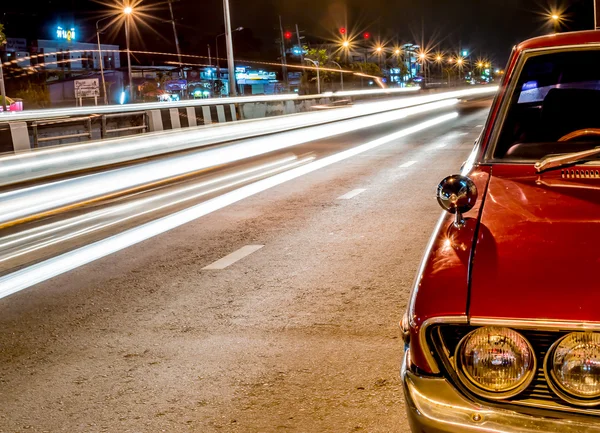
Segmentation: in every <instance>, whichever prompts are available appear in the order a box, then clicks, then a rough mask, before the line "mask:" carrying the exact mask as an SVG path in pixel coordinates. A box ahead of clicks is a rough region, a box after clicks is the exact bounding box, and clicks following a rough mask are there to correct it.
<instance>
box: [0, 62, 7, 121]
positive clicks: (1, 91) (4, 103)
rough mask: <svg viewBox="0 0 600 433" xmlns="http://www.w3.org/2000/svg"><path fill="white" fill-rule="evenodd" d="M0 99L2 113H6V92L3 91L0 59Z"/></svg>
mask: <svg viewBox="0 0 600 433" xmlns="http://www.w3.org/2000/svg"><path fill="white" fill-rule="evenodd" d="M0 98H2V113H3V114H4V113H6V90H5V89H4V71H3V70H2V59H0Z"/></svg>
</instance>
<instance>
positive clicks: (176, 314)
mask: <svg viewBox="0 0 600 433" xmlns="http://www.w3.org/2000/svg"><path fill="white" fill-rule="evenodd" d="M488 107H489V102H479V103H473V102H472V103H468V104H464V105H462V106H461V107H460V116H459V117H458V118H457V119H455V120H453V121H451V122H446V123H444V124H441V125H438V126H435V127H432V128H430V129H428V130H425V131H421V132H418V133H416V134H414V135H411V136H408V137H405V138H401V139H398V140H394V141H392V142H390V143H388V144H386V145H383V146H380V147H377V148H375V149H373V150H370V151H368V152H365V153H362V154H360V155H358V156H355V157H352V158H349V159H347V160H345V161H341V162H339V163H337V164H333V165H330V166H328V167H325V168H323V169H321V170H317V171H314V172H312V173H310V174H307V175H306V176H303V177H300V178H297V179H294V180H291V181H289V182H287V183H283V184H281V185H278V186H276V187H274V188H271V189H269V190H267V191H264V192H261V193H259V194H257V195H255V196H252V197H249V198H247V199H245V200H243V201H241V202H238V203H236V204H233V205H231V206H229V207H226V208H223V209H221V210H218V211H216V212H214V213H211V214H209V215H207V216H205V217H202V218H200V219H198V220H196V221H193V222H192V223H189V224H187V225H185V226H182V227H180V228H177V229H175V230H172V231H170V232H168V233H165V234H162V235H160V236H158V237H155V238H152V239H150V240H147V241H145V242H143V243H141V244H138V245H136V246H134V247H131V248H128V249H126V250H123V251H121V252H119V253H116V254H113V255H111V256H108V257H105V258H103V259H101V260H98V261H96V262H94V263H91V264H89V265H86V266H84V267H81V268H79V269H77V270H75V271H72V272H69V273H67V274H64V275H62V276H59V277H56V278H54V279H52V280H50V281H47V282H45V283H42V284H38V285H36V286H35V287H33V288H30V289H28V290H26V291H23V292H19V293H17V294H15V295H12V296H10V297H8V298H5V299H3V300H2V301H0V408H1V409H0V432H2V433H4V432H11V433H12V432H105V431H106V432H159V431H165V432H180V431H193V432H280V431H282V432H283V431H290V432H357V431H364V432H404V431H408V427H407V424H406V416H405V414H404V407H403V396H402V388H401V385H400V383H399V378H398V370H399V365H400V359H401V356H402V341H401V338H400V332H399V329H398V326H397V324H398V321H399V320H400V318H401V315H402V313H403V310H404V308H405V306H406V302H407V298H408V294H409V291H410V287H411V284H412V280H413V277H414V273H415V271H416V268H417V266H418V262H419V260H420V258H421V255H422V253H423V249H424V247H425V244H426V243H427V240H428V238H429V236H430V234H431V231H432V229H433V226H434V225H435V221H436V220H437V218H438V216H439V215H440V212H441V210H440V209H439V207H438V205H437V203H436V201H435V197H434V190H435V186H436V185H437V183H438V181H439V180H441V179H442V178H443V177H444V176H446V175H448V174H453V173H455V172H458V170H459V167H460V164H461V163H462V162H463V161H464V160H465V159H466V157H467V155H468V153H469V151H470V149H471V148H472V145H473V142H474V140H475V138H476V137H477V134H478V133H479V132H480V130H481V125H482V124H483V123H484V121H485V115H486V114H487V109H488ZM435 116H436V114H431V115H429V117H435ZM411 121H414V120H404V121H401V122H400V121H399V122H395V123H393V122H392V123H390V124H386V125H385V126H383V127H381V126H380V127H376V128H370V129H368V130H362V131H358V132H354V133H350V134H346V135H341V136H338V137H334V138H330V139H327V140H323V141H320V142H316V143H312V144H311V146H310V149H312V151H316V149H319V150H320V151H323V149H326V154H334V153H335V152H336V151H337V150H340V149H345V148H348V147H352V146H356V145H360V144H363V143H364V142H366V141H369V140H374V139H377V138H380V137H382V136H385V135H387V134H390V133H392V132H394V131H395V130H398V129H401V128H406V126H407V125H410V122H411ZM305 150H307V149H305ZM240 249H242V250H241V251H242V252H240V253H237V254H235V255H234V256H233V257H229V259H228V260H226V262H223V260H221V259H223V258H224V257H227V256H228V255H230V254H231V253H234V252H236V251H238V250H240ZM243 253H247V254H248V255H246V256H244V257H242V256H243V255H244V254H243ZM236 259H239V260H237V261H236ZM213 264H214V265H213ZM228 264H229V266H226V265H228ZM210 265H213V266H210ZM207 266H209V267H213V268H219V267H224V266H226V267H224V268H223V269H204V268H205V267H207Z"/></svg>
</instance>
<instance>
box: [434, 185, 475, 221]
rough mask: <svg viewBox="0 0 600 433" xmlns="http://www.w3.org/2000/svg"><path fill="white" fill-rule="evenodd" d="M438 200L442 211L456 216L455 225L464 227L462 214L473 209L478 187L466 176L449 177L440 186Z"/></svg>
mask: <svg viewBox="0 0 600 433" xmlns="http://www.w3.org/2000/svg"><path fill="white" fill-rule="evenodd" d="M437 200H438V203H439V204H440V206H441V207H442V209H444V210H445V211H447V212H450V213H451V214H453V215H456V218H455V220H454V225H455V226H457V227H462V226H463V225H464V220H463V217H462V214H463V213H465V212H468V211H470V210H471V209H473V206H475V203H476V202H477V187H476V186H475V182H473V181H472V180H471V179H469V178H468V177H466V176H461V175H459V174H455V175H453V176H448V177H447V178H445V179H444V180H442V181H441V182H440V184H439V185H438V188H437Z"/></svg>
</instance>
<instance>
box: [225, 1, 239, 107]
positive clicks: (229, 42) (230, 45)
mask: <svg viewBox="0 0 600 433" xmlns="http://www.w3.org/2000/svg"><path fill="white" fill-rule="evenodd" d="M223 12H224V15H225V39H226V40H227V44H226V45H227V66H228V68H229V96H237V89H236V82H235V81H236V80H235V61H234V59H233V37H232V35H231V15H230V12H229V0H223Z"/></svg>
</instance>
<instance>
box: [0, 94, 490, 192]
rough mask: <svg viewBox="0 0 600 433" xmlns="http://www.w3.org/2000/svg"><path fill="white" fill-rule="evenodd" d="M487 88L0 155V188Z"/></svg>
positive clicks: (405, 106) (444, 98) (458, 96)
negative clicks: (0, 186)
mask: <svg viewBox="0 0 600 433" xmlns="http://www.w3.org/2000/svg"><path fill="white" fill-rule="evenodd" d="M493 89H497V87H494V88H492V87H481V88H477V89H468V90H461V91H453V92H444V93H435V94H430V95H424V96H415V97H411V98H399V99H392V100H387V101H376V102H370V103H362V104H357V105H354V106H351V107H347V108H341V109H337V110H330V111H326V112H323V111H319V112H308V113H300V114H293V115H287V116H278V117H273V118H267V119H257V120H250V121H241V122H231V123H225V124H219V125H212V126H208V127H207V126H201V127H196V128H187V129H185V130H174V131H164V132H158V133H150V134H144V135H140V136H133V137H122V138H117V139H112V140H108V141H95V142H88V143H84V144H78V145H77V146H58V147H54V148H48V149H40V150H37V151H35V152H28V153H22V154H17V155H10V156H4V157H0V185H9V184H13V183H17V182H24V181H30V180H34V179H39V178H42V177H46V176H53V175H57V174H62V173H67V172H71V171H76V170H85V169H89V168H95V167H100V166H103V165H110V164H117V163H121V162H126V161H131V160H134V159H140V158H148V157H150V156H156V155H162V154H165V153H171V152H177V151H181V150H188V149H193V148H199V147H202V146H206V145H213V144H217V143H220V142H225V141H233V140H240V139H244V138H249V137H253V136H258V135H264V134H273V133H276V132H281V131H285V130H289V129H296V128H304V127H308V126H314V125H319V124H324V123H329V122H335V121H339V120H345V119H351V118H355V117H361V116H366V115H370V114H376V113H381V112H384V111H391V110H397V109H400V108H407V107H411V106H416V105H420V104H426V103H431V102H436V101H443V100H446V99H448V100H453V99H457V98H463V97H468V96H472V95H478V94H482V93H483V94H485V93H491V92H492V91H495V90H493ZM185 102H187V101H185ZM162 107H166V105H162ZM69 110H72V109H69Z"/></svg>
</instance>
